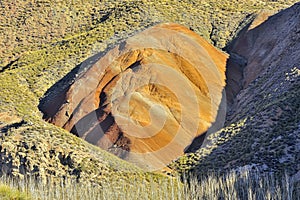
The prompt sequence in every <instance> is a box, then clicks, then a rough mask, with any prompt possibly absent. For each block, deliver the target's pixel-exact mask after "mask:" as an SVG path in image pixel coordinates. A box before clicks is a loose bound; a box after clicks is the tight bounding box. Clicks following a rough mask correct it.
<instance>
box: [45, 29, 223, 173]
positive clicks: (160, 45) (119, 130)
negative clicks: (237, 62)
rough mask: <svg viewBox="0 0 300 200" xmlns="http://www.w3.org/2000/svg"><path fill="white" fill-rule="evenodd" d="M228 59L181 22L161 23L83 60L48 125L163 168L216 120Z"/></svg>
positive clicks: (56, 96) (48, 104) (52, 97)
mask: <svg viewBox="0 0 300 200" xmlns="http://www.w3.org/2000/svg"><path fill="white" fill-rule="evenodd" d="M226 59H227V55H226V54H224V53H222V52H220V51H219V50H217V49H216V48H214V47H213V46H212V45H210V44H209V43H208V42H206V41H205V40H204V39H203V38H201V37H200V36H199V35H197V34H196V33H194V32H192V31H191V30H189V29H187V28H185V27H183V26H181V25H177V24H160V25H156V26H154V27H152V28H149V29H147V30H145V31H143V32H141V33H138V34H137V35H135V36H133V37H131V38H129V39H127V40H126V41H124V42H122V43H120V44H119V45H118V46H116V47H115V48H113V49H111V50H110V51H108V52H107V53H106V54H105V55H103V56H100V58H97V56H95V59H94V60H93V59H91V60H89V61H87V62H85V63H83V65H81V66H80V68H81V69H80V70H79V71H81V73H78V74H76V76H77V77H76V78H75V79H74V80H71V81H70V80H69V82H70V83H71V84H70V85H69V86H68V87H65V86H64V88H57V90H56V91H55V88H54V89H52V91H54V92H53V93H52V94H48V95H47V96H46V97H45V99H44V100H43V101H42V102H43V103H42V104H41V105H40V109H41V111H42V112H43V113H44V118H45V119H46V120H47V121H49V122H51V123H53V124H55V125H57V126H60V127H63V128H64V129H66V130H69V131H71V132H72V133H74V134H76V135H78V136H79V137H81V138H83V139H85V140H87V141H88V142H90V143H92V144H95V145H97V146H99V147H101V148H103V149H106V150H108V151H110V152H112V153H114V154H116V155H118V156H119V157H121V158H124V159H126V160H128V161H131V162H133V163H136V164H137V165H139V166H141V167H143V168H146V169H151V170H153V169H158V168H161V167H163V166H165V165H166V164H167V163H169V162H171V161H172V160H174V159H176V158H177V157H178V156H179V155H181V154H183V152H184V149H185V148H187V147H188V145H189V144H190V143H191V142H192V140H193V139H194V138H195V137H196V136H199V135H201V134H203V133H205V131H207V129H208V128H209V127H210V125H211V123H212V122H214V120H215V118H216V116H217V111H218V106H219V104H220V101H221V98H222V91H223V88H224V85H225V66H226ZM90 63H92V64H90ZM89 65H90V66H89Z"/></svg>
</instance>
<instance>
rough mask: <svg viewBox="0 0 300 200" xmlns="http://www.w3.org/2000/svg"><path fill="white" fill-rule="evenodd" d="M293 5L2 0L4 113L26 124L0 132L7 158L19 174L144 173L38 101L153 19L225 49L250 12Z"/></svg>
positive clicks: (0, 90) (0, 89) (94, 176)
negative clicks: (52, 119) (73, 130)
mask: <svg viewBox="0 0 300 200" xmlns="http://www.w3.org/2000/svg"><path fill="white" fill-rule="evenodd" d="M292 2H295V1H290V2H289V3H286V2H285V1H283V0H282V1H277V2H272V1H250V2H249V1H243V2H240V1H239V2H238V3H237V1H236V2H235V1H225V2H224V1H223V2H222V3H220V2H219V1H214V0H210V1H205V2H201V1H188V0H184V1H180V2H177V1H163V0H160V1H153V2H149V1H116V2H115V1H102V3H95V1H94V0H90V1H87V0H80V1H79V0H78V1H76V0H73V1H71V0H69V1H47V0H44V1H39V0H37V1H11V0H4V1H1V4H0V6H1V8H0V10H1V13H3V15H1V16H0V22H1V24H0V34H1V35H0V40H1V41H0V45H1V46H0V52H1V53H0V68H1V69H2V70H3V71H2V72H1V73H0V80H1V86H0V112H1V113H3V112H7V113H8V115H11V116H14V115H16V116H19V117H21V118H22V119H23V120H24V123H22V125H21V126H20V127H18V128H13V126H12V128H9V129H8V130H4V129H1V130H2V133H1V143H0V144H1V146H0V147H1V148H0V152H1V159H2V160H0V161H1V162H2V164H4V163H5V166H9V167H10V168H11V169H12V170H13V171H12V173H13V174H15V175H18V174H19V175H20V174H21V173H24V172H28V173H29V172H37V173H39V174H40V175H42V176H48V175H54V176H73V177H79V174H80V178H83V177H84V178H86V179H90V180H94V181H99V177H101V178H103V180H104V179H108V178H109V177H114V176H111V175H112V174H113V175H116V176H115V177H119V176H125V177H128V175H126V173H121V171H129V172H128V173H131V172H134V173H136V174H138V175H137V176H140V173H141V174H142V172H140V170H139V169H137V168H135V167H133V166H132V165H130V164H128V163H125V162H123V161H121V160H119V159H118V158H116V157H114V156H111V155H108V154H107V153H105V152H103V151H101V150H100V149H98V148H96V147H93V146H91V145H89V144H87V143H86V142H84V141H82V140H80V139H78V138H76V137H74V136H72V135H70V134H69V133H67V132H66V131H64V130H62V129H60V128H57V127H55V126H53V125H50V124H48V123H46V122H44V121H43V120H41V113H40V112H39V111H38V109H37V105H38V102H39V99H40V98H41V97H42V96H43V94H44V93H45V92H46V91H47V89H48V88H49V87H50V86H51V85H53V84H54V83H55V82H57V81H58V80H59V79H61V78H62V77H63V76H64V75H66V74H67V73H68V72H69V71H70V70H71V69H72V68H74V67H75V66H76V65H78V64H79V63H80V62H82V61H83V60H85V59H86V58H88V57H89V56H91V55H93V54H94V53H95V52H98V51H103V50H105V49H106V48H107V47H108V46H109V45H111V44H114V43H115V42H116V41H118V40H120V39H121V38H126V37H127V36H128V35H130V34H133V33H134V32H136V31H139V30H142V29H144V28H146V27H148V26H150V25H152V24H155V23H158V22H170V21H171V22H177V23H181V24H184V25H186V26H188V27H191V28H192V29H193V30H195V31H196V32H197V33H199V34H200V35H202V36H204V37H205V38H206V39H207V40H209V41H211V42H212V43H214V44H215V45H216V46H218V47H220V48H222V47H224V46H225V44H226V42H227V41H229V40H230V39H231V38H232V37H233V36H234V34H235V32H236V30H237V29H239V28H240V23H242V22H244V21H245V18H246V16H248V15H249V14H252V13H255V12H257V11H259V10H261V9H270V10H277V9H281V8H284V7H286V6H288V5H291V4H292ZM236 6H237V8H236ZM7 124H10V122H9V121H8V122H7ZM68 156H69V157H68ZM99 169H101V170H99ZM141 176H148V175H144V174H143V175H141ZM101 180H102V179H101Z"/></svg>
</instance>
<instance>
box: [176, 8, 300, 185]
mask: <svg viewBox="0 0 300 200" xmlns="http://www.w3.org/2000/svg"><path fill="white" fill-rule="evenodd" d="M299 8H300V7H299V4H298V5H296V6H294V7H293V8H290V9H287V10H285V11H283V12H281V13H280V14H278V15H277V16H273V17H272V19H273V21H267V22H266V23H265V25H270V24H271V25H274V24H277V22H279V23H280V20H282V19H285V18H284V17H288V16H290V15H293V16H297V15H299ZM295 19H298V18H297V17H295ZM285 25H286V24H285ZM278 26H279V25H278ZM267 27H270V26H261V29H259V30H260V31H261V32H263V31H262V28H264V29H265V30H266V32H270V30H269V29H268V28H267ZM298 29H299V23H298V21H297V20H295V26H294V27H291V28H289V29H288V30H289V32H288V34H287V35H285V38H287V40H286V41H285V42H286V43H284V42H281V41H278V42H277V43H276V44H277V46H280V45H281V47H282V46H283V45H282V44H284V45H285V46H283V47H284V48H283V49H284V50H282V51H276V53H278V56H272V60H270V62H268V63H267V64H266V62H265V63H263V62H259V63H258V64H257V65H259V66H261V69H262V71H261V72H260V73H259V76H258V77H257V78H256V79H255V80H254V81H253V82H251V83H250V84H249V86H247V87H246V88H244V89H243V90H241V91H240V93H239V95H238V97H237V98H236V102H235V104H234V105H233V106H232V108H231V110H230V112H228V115H227V122H226V125H225V127H224V128H223V129H221V130H219V131H217V132H216V133H214V134H212V135H210V136H209V137H208V140H209V141H210V143H208V145H207V146H206V147H205V148H201V149H199V150H198V151H196V152H195V153H191V154H187V155H185V156H183V157H181V158H180V159H179V160H177V161H176V162H175V163H173V167H174V168H176V169H177V170H179V171H181V172H183V171H185V172H186V171H188V172H195V173H198V174H199V173H207V171H210V170H212V171H214V170H218V171H222V170H225V171H227V170H230V169H241V170H243V169H245V168H246V169H259V170H260V171H267V172H272V173H274V174H276V175H282V174H284V173H288V174H289V175H295V174H297V173H298V174H299V171H300V163H299V160H300V157H299V156H300V148H299V147H300V134H299V132H300V126H299V124H300V99H299V94H300V69H299V67H298V60H299V59H298V57H295V56H294V55H299V54H298V52H299V50H300V46H299V43H298V42H297V39H298V38H299V35H297V30H298ZM256 33H257V32H256ZM271 34H274V35H276V33H272V32H270V35H271ZM281 34H283V33H281ZM281 36H282V35H281ZM257 37H258V38H259V37H260V36H258V35H257ZM265 42H267V41H265ZM280 42H281V43H280ZM278 43H280V44H278ZM260 46H263V44H260ZM253 48H254V47H253ZM246 76H247V75H246ZM295 178H296V180H297V181H298V182H299V183H300V179H299V176H298V175H295ZM298 190H299V188H298Z"/></svg>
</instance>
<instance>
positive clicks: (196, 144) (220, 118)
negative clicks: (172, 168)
mask: <svg viewBox="0 0 300 200" xmlns="http://www.w3.org/2000/svg"><path fill="white" fill-rule="evenodd" d="M226 110H227V103H226V92H225V90H224V89H223V91H222V99H221V103H220V105H219V109H218V113H217V117H216V120H215V122H214V123H212V125H211V127H210V128H209V129H208V130H207V131H206V132H205V133H203V134H201V135H200V136H198V137H196V138H195V139H194V140H193V141H192V143H191V144H190V145H189V146H188V147H186V148H185V150H184V153H193V152H196V151H197V150H198V149H200V148H201V147H204V146H205V145H206V144H208V143H209V141H208V140H207V137H209V135H210V134H212V133H214V132H216V131H218V130H220V129H221V128H223V126H224V122H225V120H226Z"/></svg>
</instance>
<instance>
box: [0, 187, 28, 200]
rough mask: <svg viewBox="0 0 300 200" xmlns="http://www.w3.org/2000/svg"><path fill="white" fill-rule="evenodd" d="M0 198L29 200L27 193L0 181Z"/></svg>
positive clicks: (2, 199) (4, 199) (5, 199)
mask: <svg viewBox="0 0 300 200" xmlns="http://www.w3.org/2000/svg"><path fill="white" fill-rule="evenodd" d="M0 199H1V200H31V197H30V195H29V194H28V193H25V192H21V191H19V190H18V189H15V188H12V187H10V186H8V185H6V184H3V183H0Z"/></svg>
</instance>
